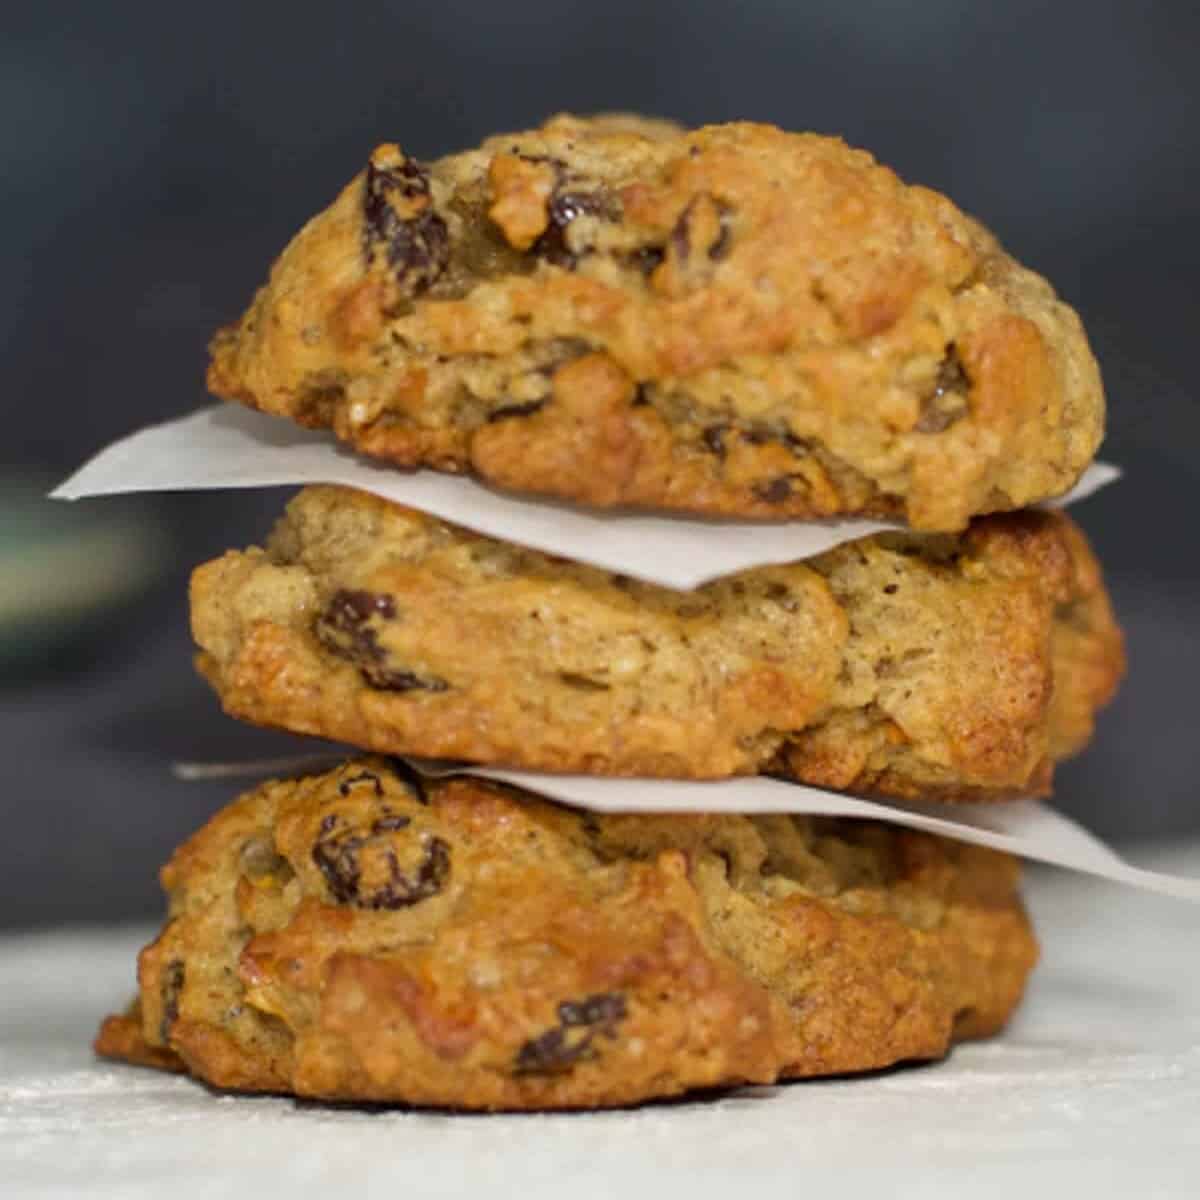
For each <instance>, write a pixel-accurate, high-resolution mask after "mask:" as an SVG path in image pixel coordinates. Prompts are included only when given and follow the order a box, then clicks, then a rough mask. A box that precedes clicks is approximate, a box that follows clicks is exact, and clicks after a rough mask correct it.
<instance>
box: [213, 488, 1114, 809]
mask: <svg viewBox="0 0 1200 1200" xmlns="http://www.w3.org/2000/svg"><path fill="white" fill-rule="evenodd" d="M191 602H192V629H193V634H194V636H195V639H196V642H197V645H198V646H199V648H200V654H199V656H198V659H197V662H198V665H199V667H200V670H201V671H202V673H203V674H204V675H205V676H206V677H207V678H208V680H209V681H210V683H211V684H212V685H213V687H214V688H215V689H216V691H217V692H218V693H219V695H220V698H221V701H222V704H223V705H224V707H225V709H226V711H227V712H229V713H230V714H231V715H233V716H236V717H240V718H242V719H244V720H249V721H252V722H257V723H259V724H263V725H271V726H278V727H280V728H284V729H289V730H292V731H294V732H297V733H310V734H318V735H322V736H325V737H330V738H334V739H337V740H340V741H344V742H348V743H350V744H352V745H355V746H360V747H362V748H364V749H370V750H376V751H381V752H384V753H390V754H404V755H411V756H424V757H433V758H451V759H465V760H470V761H476V762H483V763H489V764H492V765H504V766H509V767H519V768H527V769H533V770H552V771H565V772H575V773H595V774H613V775H644V776H662V777H678V778H701V779H702V778H721V777H725V776H730V775H738V774H753V773H756V772H762V773H773V774H779V775H783V776H785V777H791V778H795V779H798V780H802V781H804V782H808V783H813V784H818V785H821V786H825V787H831V788H836V789H846V790H853V791H859V792H873V793H876V794H880V795H885V796H893V797H900V798H912V799H921V798H926V799H992V798H1002V797H1005V796H1014V795H1021V794H1034V793H1041V792H1045V791H1047V790H1048V788H1049V784H1050V777H1051V771H1052V768H1053V764H1054V763H1055V762H1056V761H1058V760H1060V759H1062V758H1064V757H1066V756H1067V755H1069V754H1071V753H1074V752H1075V751H1076V750H1078V749H1080V748H1081V747H1082V746H1083V744H1084V743H1085V742H1086V741H1087V740H1088V738H1089V737H1090V735H1091V732H1092V725H1093V717H1094V713H1095V710H1096V708H1097V707H1098V706H1099V705H1100V704H1102V703H1104V702H1105V701H1106V700H1107V699H1108V697H1109V696H1110V695H1111V693H1112V691H1113V689H1114V687H1115V686H1116V682H1117V679H1118V677H1119V675H1120V672H1121V668H1122V648H1121V637H1120V633H1119V631H1118V629H1117V627H1116V625H1115V623H1114V621H1113V617H1112V612H1111V610H1110V607H1109V604H1108V599H1107V596H1106V594H1105V592H1104V587H1103V584H1102V581H1101V578H1100V574H1099V569H1098V567H1097V565H1096V562H1095V560H1094V558H1093V557H1092V555H1091V552H1090V551H1089V549H1088V547H1087V544H1086V542H1085V541H1084V539H1083V536H1082V535H1081V534H1080V533H1079V531H1078V529H1076V527H1075V526H1074V525H1073V524H1072V523H1071V521H1070V520H1069V519H1068V518H1067V517H1065V516H1062V515H1060V514H1052V513H1045V512H1029V513H1018V514H1005V515H1002V516H993V517H986V518H981V519H979V520H977V521H976V522H974V523H973V524H972V526H971V527H970V528H969V529H968V531H967V532H966V533H963V534H956V535H949V534H947V535H937V536H931V535H925V534H920V535H919V534H911V533H908V532H905V531H898V532H896V533H891V534H882V535H878V536H876V537H872V538H866V539H863V540H861V541H858V542H852V543H848V544H845V545H843V546H840V547H838V548H836V549H834V550H833V551H830V552H828V553H826V554H823V555H820V556H818V557H816V558H813V559H809V560H807V561H805V562H801V563H793V564H788V565H782V566H771V567H763V568H758V569H756V570H752V571H747V572H744V573H742V574H740V575H735V576H731V577H727V578H724V579H720V580H716V581H714V582H713V583H710V584H707V585H705V586H704V587H701V588H698V589H695V590H693V591H687V592H677V591H671V590H669V589H666V588H661V587H655V586H653V585H649V584H644V583H639V582H637V581H634V580H630V579H627V578H624V577H621V576H617V575H612V574H610V573H608V572H606V571H603V570H600V569H598V568H594V567H589V566H584V565H581V564H578V563H572V562H569V561H566V560H563V559H557V558H553V557H551V556H548V555H545V554H540V553H538V552H535V551H530V550H525V549H522V548H520V547H518V546H513V545H510V544H506V543H504V542H499V541H494V540H491V539H488V538H485V537H480V536H478V535H476V534H472V533H470V532H467V531H464V530H461V529H458V528H456V527H454V526H450V525H447V524H445V523H443V522H441V521H437V520H434V519H433V518H430V517H427V516H424V515H422V514H420V513H416V512H413V511H410V510H408V509H404V508H401V507H399V506H397V505H395V504H391V503H389V502H388V501H385V500H381V499H379V498H378V497H375V496H373V495H370V494H368V493H363V492H355V491H350V490H346V489H339V488H332V487H316V488H308V489H305V490H304V491H303V492H301V493H300V494H299V496H297V497H296V498H295V499H294V500H293V501H292V503H291V504H290V505H289V506H288V509H287V512H286V515H285V516H284V518H283V519H282V520H281V521H280V522H279V523H278V524H277V526H276V529H275V531H274V533H273V534H272V536H271V538H270V540H269V541H268V543H267V546H266V548H265V549H256V548H252V549H249V550H246V551H231V552H229V553H228V554H226V555H224V556H223V557H222V558H220V559H217V560H214V561H213V562H210V563H208V564H205V565H204V566H202V567H200V568H198V569H197V571H196V572H195V574H194V575H193V579H192V592H191Z"/></svg>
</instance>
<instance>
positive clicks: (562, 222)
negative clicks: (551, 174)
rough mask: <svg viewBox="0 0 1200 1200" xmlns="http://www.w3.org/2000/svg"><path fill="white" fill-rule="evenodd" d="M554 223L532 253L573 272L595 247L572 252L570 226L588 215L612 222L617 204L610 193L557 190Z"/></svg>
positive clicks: (550, 209) (552, 198)
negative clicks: (569, 238) (569, 236)
mask: <svg viewBox="0 0 1200 1200" xmlns="http://www.w3.org/2000/svg"><path fill="white" fill-rule="evenodd" d="M547 213H548V216H549V218H550V223H549V225H547V227H546V231H545V233H543V234H542V235H541V237H539V238H538V240H537V241H536V242H534V243H533V246H532V248H531V253H533V254H536V255H537V256H538V257H539V258H544V259H545V260H546V261H547V262H550V263H553V264H554V265H555V266H556V267H563V268H565V269H566V270H568V271H573V270H574V269H575V267H576V266H577V265H578V263H579V260H580V259H581V258H583V257H584V255H586V254H590V253H591V247H590V246H585V247H580V248H579V249H577V250H572V249H571V247H570V246H569V245H568V243H567V227H568V226H569V225H570V224H571V222H572V221H574V220H575V218H576V217H581V216H583V215H585V214H587V215H590V216H595V217H605V218H607V219H610V220H611V219H612V217H613V214H614V209H613V202H612V199H611V198H610V197H609V195H608V193H607V192H604V191H598V192H561V191H559V190H558V189H557V188H556V189H555V190H554V191H553V192H552V193H551V195H550V203H549V205H548V207H547Z"/></svg>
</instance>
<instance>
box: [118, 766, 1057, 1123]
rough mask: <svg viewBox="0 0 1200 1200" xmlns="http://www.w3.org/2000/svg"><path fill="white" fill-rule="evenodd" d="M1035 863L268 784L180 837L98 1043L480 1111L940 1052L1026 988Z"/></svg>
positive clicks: (861, 836)
mask: <svg viewBox="0 0 1200 1200" xmlns="http://www.w3.org/2000/svg"><path fill="white" fill-rule="evenodd" d="M439 846H440V847H441V850H440V851H436V850H435V847H439ZM431 856H433V857H437V858H439V859H440V861H441V862H442V863H443V866H442V867H441V868H439V870H438V871H437V872H436V876H437V878H436V883H430V884H428V885H427V886H419V885H418V881H419V880H421V879H430V878H431V876H430V875H429V872H428V870H427V868H426V866H425V864H427V863H428V862H429V861H430V860H431ZM1017 876H1018V867H1017V863H1016V861H1015V860H1014V859H1012V858H1010V857H1008V856H1006V855H1002V854H998V853H995V852H993V851H989V850H984V849H980V848H977V847H972V846H967V845H964V844H960V843H956V842H951V841H946V840H943V839H940V838H934V837H930V836H927V835H924V834H918V833H914V832H911V831H907V830H902V829H898V828H893V827H889V826H885V825H879V824H875V823H872V822H866V821H849V820H834V819H830V818H811V817H788V816H767V817H743V816H711V815H710V816H699V815H698V816H680V815H672V816H607V815H606V816H599V815H596V814H591V813H584V812H578V811H574V810H571V809H567V808H564V807H562V806H559V805H556V804H552V803H549V802H547V801H543V800H540V799H538V798H536V797H534V796H532V795H530V794H529V793H526V792H522V791H519V790H517V789H513V788H505V787H502V786H500V785H496V784H490V783H486V782H484V781H481V780H476V779H469V778H457V779H449V780H441V781H437V782H429V781H421V780H419V779H416V778H415V777H414V776H412V775H411V774H409V773H408V772H407V771H404V770H402V769H401V768H399V767H398V766H397V765H395V764H393V763H390V762H388V761H386V760H382V759H360V760H355V761H351V762H348V763H346V764H345V765H343V766H342V767H340V768H339V769H337V770H334V771H331V772H329V773H327V774H324V775H319V776H311V777H308V778H304V779H295V780H286V781H281V782H273V783H268V784H265V785H263V786H261V787H259V788H257V789H256V790H254V791H251V792H249V793H247V794H245V795H244V796H242V797H241V798H240V799H238V800H237V801H236V802H235V803H233V804H232V805H230V806H229V807H228V808H226V809H225V810H223V811H222V812H221V813H219V814H218V815H217V816H216V817H214V818H213V819H212V820H211V821H210V822H209V823H208V825H206V826H205V827H204V828H203V829H202V830H201V831H200V832H199V833H197V834H196V835H195V836H194V837H192V838H191V839H190V840H189V841H188V842H186V843H185V844H184V845H183V846H181V847H180V848H179V849H178V850H177V851H176V852H175V854H174V855H173V857H172V858H171V861H170V862H169V863H168V864H167V866H166V867H165V868H164V869H163V871H162V875H161V880H162V884H163V887H164V889H165V890H166V892H167V893H168V895H169V901H170V905H169V913H168V917H167V921H166V923H165V925H164V927H163V929H162V931H161V933H160V934H159V935H158V937H157V938H156V939H155V940H154V941H153V942H152V943H151V944H150V945H149V946H147V947H146V948H145V950H143V952H142V954H141V956H140V959H139V968H138V981H139V995H138V999H137V1001H136V1002H135V1004H134V1005H133V1006H132V1007H131V1009H130V1010H129V1011H128V1012H126V1013H125V1014H124V1015H120V1016H114V1017H110V1018H109V1019H108V1020H107V1021H106V1022H105V1023H104V1025H103V1026H102V1028H101V1031H100V1034H99V1036H98V1038H97V1043H96V1048H97V1050H98V1052H99V1053H101V1054H103V1055H107V1056H109V1057H114V1058H120V1059H126V1060H128V1061H132V1062H137V1063H141V1064H143V1065H147V1066H157V1067H161V1068H165V1069H174V1070H187V1071H189V1072H190V1073H192V1074H193V1075H195V1076H196V1077H197V1078H199V1079H202V1080H204V1081H206V1082H207V1083H210V1084H212V1085H214V1086H217V1087H221V1088H230V1089H235V1090H245V1091H267V1092H285V1093H294V1094H296V1095H299V1096H308V1097H317V1098H322V1099H330V1100H361V1101H399V1102H407V1103H412V1104H420V1105H439V1106H447V1107H451V1108H469V1109H552V1108H588V1107H600V1106H607V1105H620V1104H631V1103H637V1102H639V1101H644V1100H650V1099H655V1098H659V1097H664V1096H671V1095H677V1094H679V1093H681V1092H685V1091H688V1090H690V1089H695V1088H711V1087H723V1086H731V1085H736V1084H739V1083H744V1082H752V1083H769V1082H772V1081H774V1080H776V1079H787V1078H796V1077H801V1076H814V1075H827V1074H837V1073H844V1072H848V1071H863V1070H871V1069H874V1068H878V1067H883V1066H887V1065H889V1064H892V1063H895V1062H900V1061H904V1060H907V1059H922V1058H937V1057H939V1056H941V1055H943V1054H945V1053H946V1051H947V1049H948V1048H949V1046H950V1044H951V1043H952V1042H953V1041H956V1040H959V1039H962V1038H973V1037H983V1036H987V1035H989V1034H991V1033H994V1032H996V1031H997V1030H998V1029H999V1028H1000V1027H1001V1026H1002V1025H1003V1024H1004V1022H1005V1020H1006V1019H1007V1018H1008V1016H1009V1015H1010V1013H1011V1012H1012V1010H1013V1008H1014V1007H1015V1006H1016V1004H1017V1003H1018V1001H1019V1000H1020V997H1021V994H1022V991H1023V988H1024V986H1025V981H1026V978H1027V976H1028V974H1029V971H1030V970H1031V969H1032V967H1033V965H1034V961H1035V959H1036V955H1037V948H1036V943H1035V941H1034V938H1033V935H1032V932H1031V930H1030V927H1029V923H1028V920H1027V918H1026V916H1025V914H1024V911H1023V910H1022V907H1021V904H1020V900H1019V898H1018V896H1017V890H1016V888H1017Z"/></svg>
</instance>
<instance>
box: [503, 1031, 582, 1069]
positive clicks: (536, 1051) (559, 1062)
mask: <svg viewBox="0 0 1200 1200" xmlns="http://www.w3.org/2000/svg"><path fill="white" fill-rule="evenodd" d="M590 1049H591V1038H589V1037H587V1036H586V1035H584V1036H583V1037H575V1038H572V1039H571V1040H569V1041H568V1038H567V1031H566V1030H565V1029H562V1028H556V1029H551V1030H548V1031H547V1032H546V1033H543V1034H541V1035H540V1036H539V1037H535V1038H530V1039H529V1041H527V1042H525V1043H523V1044H522V1046H521V1048H520V1049H519V1050H518V1051H517V1061H516V1069H517V1071H518V1073H520V1074H522V1075H545V1074H549V1073H550V1072H552V1071H561V1070H562V1069H563V1068H564V1067H569V1066H570V1065H571V1064H572V1063H574V1062H576V1061H578V1060H579V1059H580V1058H582V1057H583V1056H584V1055H585V1054H586V1053H587V1052H588V1051H589V1050H590Z"/></svg>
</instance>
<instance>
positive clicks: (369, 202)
mask: <svg viewBox="0 0 1200 1200" xmlns="http://www.w3.org/2000/svg"><path fill="white" fill-rule="evenodd" d="M363 217H364V222H365V225H364V228H365V233H364V246H363V248H364V252H365V254H366V257H367V260H368V261H370V259H371V258H372V257H373V255H374V254H375V251H376V248H377V247H378V246H381V245H382V246H383V248H384V250H385V253H386V255H387V261H388V265H389V266H390V267H391V268H392V272H393V274H394V275H395V277H396V280H397V282H398V283H400V284H401V285H402V286H403V287H404V288H405V289H406V290H407V291H409V292H410V294H412V295H417V294H418V293H420V292H423V291H425V289H426V288H428V287H429V286H430V285H431V284H433V283H434V282H435V281H436V280H437V278H438V276H440V275H441V274H442V272H443V271H444V270H445V269H446V265H447V263H448V262H449V261H450V238H449V235H448V234H447V232H446V222H445V221H443V220H442V218H441V217H439V216H438V214H437V213H436V212H435V211H434V208H433V201H432V198H431V195H430V190H429V172H428V171H427V170H426V169H425V168H424V167H423V166H422V165H421V164H420V163H419V162H416V161H415V160H414V159H411V158H406V157H405V156H404V155H403V154H401V153H400V151H399V150H394V151H391V152H387V153H384V154H376V155H374V156H372V158H371V161H370V162H368V163H367V178H366V187H365V190H364V196H363Z"/></svg>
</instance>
